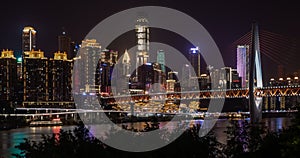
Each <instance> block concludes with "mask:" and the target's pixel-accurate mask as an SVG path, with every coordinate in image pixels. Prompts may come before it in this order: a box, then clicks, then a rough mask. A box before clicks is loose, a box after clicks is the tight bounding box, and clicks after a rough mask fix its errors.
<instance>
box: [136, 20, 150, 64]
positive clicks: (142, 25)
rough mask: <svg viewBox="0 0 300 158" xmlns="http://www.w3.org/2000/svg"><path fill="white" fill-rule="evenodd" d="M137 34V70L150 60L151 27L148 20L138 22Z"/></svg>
mask: <svg viewBox="0 0 300 158" xmlns="http://www.w3.org/2000/svg"><path fill="white" fill-rule="evenodd" d="M135 32H136V37H137V50H138V51H137V54H136V58H137V60H136V70H137V68H138V67H139V66H141V65H143V64H146V63H148V58H149V54H148V52H149V27H148V20H147V19H146V18H145V17H140V18H138V19H137V21H136V25H135Z"/></svg>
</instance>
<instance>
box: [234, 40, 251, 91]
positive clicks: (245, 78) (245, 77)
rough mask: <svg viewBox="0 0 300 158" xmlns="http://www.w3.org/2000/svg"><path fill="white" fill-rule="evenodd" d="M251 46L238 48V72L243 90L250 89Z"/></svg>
mask: <svg viewBox="0 0 300 158" xmlns="http://www.w3.org/2000/svg"><path fill="white" fill-rule="evenodd" d="M249 59H250V58H249V45H238V46H237V66H236V67H237V72H238V73H239V75H240V77H241V80H242V88H248V87H249V84H248V82H249V72H250V65H249V64H250V63H249Z"/></svg>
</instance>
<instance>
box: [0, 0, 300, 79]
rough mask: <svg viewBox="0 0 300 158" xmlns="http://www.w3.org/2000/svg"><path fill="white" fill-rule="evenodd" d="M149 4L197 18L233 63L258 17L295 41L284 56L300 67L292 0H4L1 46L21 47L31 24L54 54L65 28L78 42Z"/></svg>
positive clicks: (271, 67) (299, 23)
mask: <svg viewBox="0 0 300 158" xmlns="http://www.w3.org/2000/svg"><path fill="white" fill-rule="evenodd" d="M145 5H156V6H164V7H170V8H174V9H177V10H179V11H182V12H184V13H186V14H188V15H190V16H192V17H193V18H195V19H196V20H197V21H198V22H199V23H201V24H202V25H203V26H204V27H205V28H206V29H207V30H208V32H209V33H210V34H211V36H212V37H213V39H214V40H215V42H216V44H217V45H218V47H219V49H220V51H221V53H222V55H223V57H224V59H225V64H226V65H227V66H231V67H236V66H235V63H236V52H235V51H236V48H235V47H232V44H233V43H234V42H235V41H236V40H238V39H239V38H240V37H242V36H243V35H245V34H246V33H247V32H249V31H250V30H251V23H252V22H253V21H254V20H255V21H257V22H258V23H259V27H260V29H261V30H266V31H269V32H272V33H275V34H279V35H280V36H281V37H284V39H288V40H292V41H293V48H291V52H292V53H290V55H289V56H287V55H285V56H284V57H285V58H288V61H289V62H287V63H288V64H286V65H284V66H286V69H287V71H296V70H297V69H300V64H297V63H298V60H299V59H300V55H299V54H300V51H298V50H299V45H298V44H299V42H298V41H299V39H300V31H299V28H300V20H299V15H300V13H299V12H300V6H299V5H296V4H293V3H291V2H289V1H279V2H277V1H274V0H273V1H271V0H270V1H263V0H261V1H258V0H257V1H256V0H252V1H244V0H243V1H242V0H240V1H229V0H227V1H222V0H220V1H216V0H205V1H204V0H197V1H190V0H189V1H188V0H180V1H179V0H149V1H144V0H119V1H117V0H109V1H102V0H98V1H80V2H76V1H74V0H73V1H67V0H60V1H41V0H40V1H31V0H27V1H20V2H19V1H5V2H3V1H2V2H1V5H0V12H1V14H0V19H1V25H0V48H1V49H6V48H8V49H12V50H14V51H15V52H16V53H18V52H20V51H21V33H22V29H23V27H24V26H26V25H31V26H33V27H34V28H35V29H36V30H37V47H38V48H39V49H41V50H43V51H45V52H46V55H47V56H49V57H52V53H53V52H55V51H56V50H57V45H58V44H57V36H58V35H59V34H60V33H61V32H62V30H63V28H64V29H65V30H66V31H67V33H68V34H69V36H70V37H71V38H72V40H73V41H75V42H77V43H80V41H81V40H82V39H83V38H84V37H85V35H86V34H87V33H88V32H89V31H90V30H91V29H92V28H93V27H94V26H96V25H97V24H98V23H99V22H100V21H101V20H103V19H104V18H106V17H108V16H110V15H112V14H114V13H117V12H119V11H122V10H125V9H129V8H132V7H137V6H145ZM158 31H159V30H158ZM160 35H161V34H160V33H157V32H156V33H155V31H154V32H153V34H151V36H150V37H151V39H152V40H155V41H157V40H158V39H162V41H164V39H163V38H164V37H160ZM170 36H171V35H170ZM134 37H135V36H134V34H133V33H128V39H127V40H125V42H115V43H116V44H117V45H118V46H112V47H113V48H114V49H117V50H119V51H120V52H123V50H124V49H125V48H127V47H128V46H132V45H133V42H134V40H135V39H134ZM120 39H121V40H122V39H126V38H125V37H122V38H120ZM151 39H150V40H151ZM126 41H127V42H128V43H126ZM99 42H100V43H101V41H99ZM174 42H176V41H174ZM120 43H121V44H120ZM177 43H178V41H177ZM186 47H188V46H186V45H185V44H182V47H181V48H179V49H181V50H184V49H185V48H186ZM296 50H297V51H296ZM183 53H187V52H183ZM282 54H286V52H282ZM276 55H278V54H276ZM279 55H280V54H279ZM262 58H263V62H265V63H263V67H264V69H266V70H267V71H268V75H267V77H270V76H272V75H274V74H275V70H276V69H277V65H276V64H278V63H276V62H274V61H271V60H269V59H267V57H266V56H264V55H263V57H262ZM279 63H280V61H279ZM283 64H285V63H283ZM290 69H291V70H290Z"/></svg>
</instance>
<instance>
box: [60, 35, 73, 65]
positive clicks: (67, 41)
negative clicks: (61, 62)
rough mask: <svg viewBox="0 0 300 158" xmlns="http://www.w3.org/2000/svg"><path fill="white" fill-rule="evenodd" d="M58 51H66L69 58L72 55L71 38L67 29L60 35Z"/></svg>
mask: <svg viewBox="0 0 300 158" xmlns="http://www.w3.org/2000/svg"><path fill="white" fill-rule="evenodd" d="M58 51H60V52H66V53H67V56H68V57H69V58H70V57H72V54H71V53H72V52H71V38H70V37H69V36H67V34H66V32H65V31H63V32H62V34H61V35H59V36H58ZM70 59H71V58H70Z"/></svg>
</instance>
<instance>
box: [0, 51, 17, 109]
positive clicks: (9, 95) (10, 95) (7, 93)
mask: <svg viewBox="0 0 300 158" xmlns="http://www.w3.org/2000/svg"><path fill="white" fill-rule="evenodd" d="M0 65H1V66H0V103H1V105H0V107H1V106H2V107H4V108H5V106H8V107H12V106H13V101H14V99H15V97H16V95H15V88H16V86H17V83H16V81H17V62H16V58H15V57H14V54H13V51H9V50H3V51H2V54H1V57H0ZM1 109H2V108H1Z"/></svg>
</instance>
